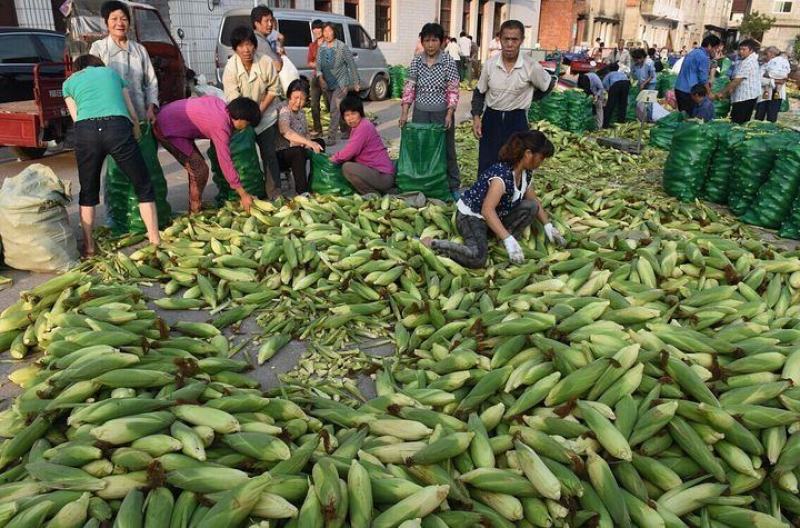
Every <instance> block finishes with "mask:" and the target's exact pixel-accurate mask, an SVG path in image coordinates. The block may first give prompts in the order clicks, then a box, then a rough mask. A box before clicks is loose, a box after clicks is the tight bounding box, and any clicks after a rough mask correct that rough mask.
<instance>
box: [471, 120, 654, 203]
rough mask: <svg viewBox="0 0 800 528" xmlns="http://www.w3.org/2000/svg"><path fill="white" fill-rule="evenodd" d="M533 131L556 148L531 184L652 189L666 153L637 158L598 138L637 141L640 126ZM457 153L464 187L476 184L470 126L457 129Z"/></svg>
mask: <svg viewBox="0 0 800 528" xmlns="http://www.w3.org/2000/svg"><path fill="white" fill-rule="evenodd" d="M532 126H533V128H535V129H537V130H541V131H542V132H544V133H545V134H546V135H547V137H548V138H549V139H550V141H552V142H553V144H554V145H555V147H556V154H555V156H553V158H551V159H548V160H547V161H545V163H544V164H543V165H542V167H541V168H540V169H538V170H537V171H536V175H535V179H534V181H540V180H541V179H542V178H546V179H550V178H552V179H554V180H559V181H562V182H569V183H573V184H574V183H581V184H582V185H589V186H595V185H597V186H598V187H603V188H607V187H608V186H615V187H617V186H623V187H627V186H631V185H637V186H643V187H646V188H647V189H651V188H652V189H655V188H657V187H658V185H655V184H654V182H656V180H657V179H658V178H659V177H660V174H661V167H663V165H664V160H665V159H666V153H665V152H662V151H660V150H658V149H654V148H646V149H645V152H644V153H643V154H642V155H640V156H633V155H631V154H628V153H627V152H622V151H619V150H614V149H610V148H607V147H602V146H600V145H598V144H597V142H596V141H595V138H597V137H616V138H625V139H629V140H634V141H635V140H637V139H638V137H639V135H638V134H639V123H625V124H617V125H614V127H613V128H610V129H604V130H598V131H596V132H591V133H585V134H575V133H572V132H567V131H566V130H562V129H561V128H559V127H557V126H556V125H554V124H552V123H549V122H547V121H539V122H537V123H534V124H533V125H532ZM650 128H651V126H650V125H647V126H645V128H644V131H643V135H642V144H643V145H647V144H648V141H649V135H650V132H649V131H650ZM456 151H457V152H458V167H459V170H460V171H461V182H462V185H463V186H469V185H471V184H472V183H474V182H475V179H476V177H477V175H478V174H477V173H478V141H477V140H476V139H475V136H474V135H473V133H472V124H471V123H462V124H461V125H459V126H458V128H457V129H456Z"/></svg>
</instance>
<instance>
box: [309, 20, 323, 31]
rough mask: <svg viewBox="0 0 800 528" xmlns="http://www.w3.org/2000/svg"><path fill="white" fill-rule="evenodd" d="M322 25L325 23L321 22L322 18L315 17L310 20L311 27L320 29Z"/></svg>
mask: <svg viewBox="0 0 800 528" xmlns="http://www.w3.org/2000/svg"><path fill="white" fill-rule="evenodd" d="M324 25H325V24H324V23H323V22H322V20H320V19H318V18H315V19H314V20H312V21H311V29H322V26H324Z"/></svg>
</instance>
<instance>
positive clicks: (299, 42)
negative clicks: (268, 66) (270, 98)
mask: <svg viewBox="0 0 800 528" xmlns="http://www.w3.org/2000/svg"><path fill="white" fill-rule="evenodd" d="M273 13H274V14H275V19H276V20H277V21H278V31H280V32H281V33H282V34H283V36H284V49H285V50H286V56H287V57H289V59H290V60H291V61H292V63H293V64H294V65H295V66H296V67H297V69H298V71H299V73H300V76H301V77H304V78H305V79H309V78H310V76H311V69H310V68H309V66H308V63H307V62H306V59H307V54H308V45H309V44H311V22H312V21H313V20H315V19H320V20H323V21H326V22H332V23H333V24H334V27H335V28H336V36H337V38H338V39H339V40H341V41H342V42H344V43H345V44H347V45H348V46H349V47H350V49H351V50H352V52H353V59H354V60H355V63H356V67H357V68H358V75H359V77H360V80H361V86H362V87H367V88H366V89H365V90H363V91H362V96H365V97H369V98H370V99H372V100H373V101H381V100H383V99H386V97H387V96H388V95H389V67H388V65H387V64H386V58H385V57H384V56H383V53H382V52H381V50H380V49H378V43H377V42H376V41H375V39H373V38H372V37H370V36H369V34H368V33H367V32H366V30H364V28H363V27H361V24H359V23H358V21H356V20H354V19H352V18H349V17H346V16H343V15H337V14H333V13H328V12H324V11H304V10H300V9H275V10H273ZM239 26H247V27H251V23H250V9H231V10H228V11H226V12H225V14H224V15H223V16H222V23H221V24H220V26H219V38H218V39H217V49H216V57H215V61H216V67H217V82H219V83H220V84H221V83H222V73H223V71H224V70H225V65H226V64H227V63H228V59H229V58H230V56H231V55H233V50H232V49H231V33H232V32H233V30H234V29H236V28H237V27H239Z"/></svg>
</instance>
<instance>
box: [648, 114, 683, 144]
mask: <svg viewBox="0 0 800 528" xmlns="http://www.w3.org/2000/svg"><path fill="white" fill-rule="evenodd" d="M683 119H684V118H683V114H682V113H680V112H672V113H670V114H669V115H668V116H665V117H662V118H661V119H659V120H658V121H657V122H656V125H655V126H654V127H653V128H652V129H650V145H651V146H653V147H656V148H660V149H662V150H669V147H670V145H671V144H672V135H673V134H674V133H675V130H676V129H677V128H678V127H679V126H680V125H681V123H683Z"/></svg>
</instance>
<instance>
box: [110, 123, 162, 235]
mask: <svg viewBox="0 0 800 528" xmlns="http://www.w3.org/2000/svg"><path fill="white" fill-rule="evenodd" d="M139 126H140V128H141V130H142V135H141V137H140V138H139V150H140V151H141V153H142V157H143V158H144V163H145V165H146V166H147V173H148V174H149V175H150V181H151V182H152V183H153V190H154V191H155V197H156V211H157V213H158V227H159V229H164V228H165V227H167V226H168V225H169V224H170V222H172V208H171V207H170V205H169V202H168V201H167V180H166V179H165V178H164V171H163V170H162V169H161V163H160V162H159V161H158V143H156V138H155V137H154V136H153V131H152V130H151V126H150V123H149V122H144V121H143V122H142V123H140V125H139ZM105 181H106V188H105V198H106V199H105V205H106V217H107V221H108V224H109V227H110V228H111V232H112V233H114V235H117V236H118V235H122V234H125V233H144V232H145V231H146V228H145V226H144V222H143V221H142V216H141V214H139V198H138V197H137V196H136V191H135V190H134V188H133V183H131V181H130V179H129V178H128V177H127V176H126V175H125V173H124V172H123V171H122V169H120V168H119V166H118V165H117V163H116V162H115V161H114V158H112V157H111V156H108V158H107V163H106V180H105Z"/></svg>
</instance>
